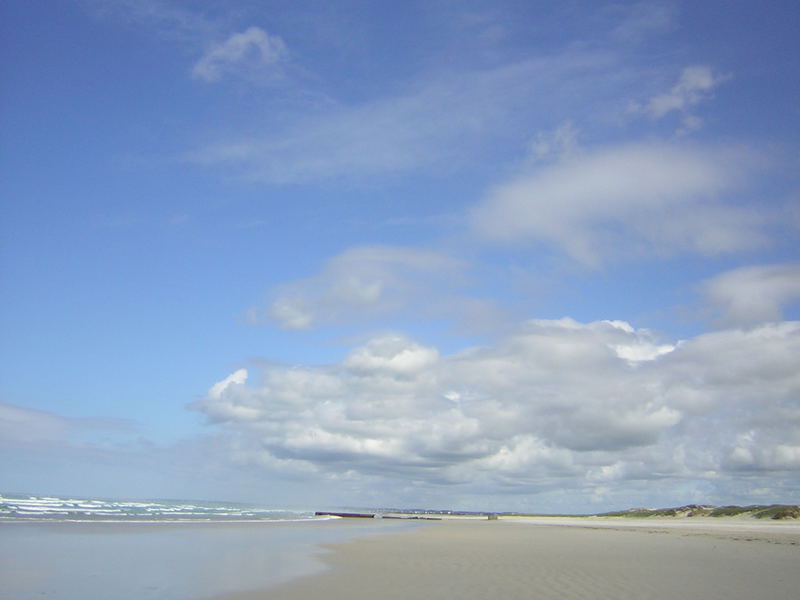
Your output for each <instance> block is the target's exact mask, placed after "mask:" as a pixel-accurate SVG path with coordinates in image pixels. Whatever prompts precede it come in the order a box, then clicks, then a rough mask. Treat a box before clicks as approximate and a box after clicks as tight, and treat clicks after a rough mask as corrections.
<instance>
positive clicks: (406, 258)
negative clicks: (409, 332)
mask: <svg viewBox="0 0 800 600" xmlns="http://www.w3.org/2000/svg"><path fill="white" fill-rule="evenodd" d="M463 269H464V266H463V264H462V263H461V262H460V261H458V260H456V259H454V258H451V257H448V256H446V255H443V254H440V253H437V252H433V251H429V250H421V249H415V248H404V247H393V246H363V247H356V248H350V249H348V250H346V251H345V252H342V253H341V254H339V255H337V256H335V257H333V258H331V259H330V260H329V261H328V262H327V264H326V265H325V267H324V268H323V269H322V271H321V272H319V273H317V274H316V275H314V276H312V277H309V278H307V279H303V280H299V281H295V282H292V283H288V284H285V285H281V286H278V287H276V288H275V289H274V290H272V291H271V293H270V296H271V300H270V302H269V305H268V306H267V308H266V310H262V309H251V310H250V312H249V316H250V318H251V321H255V322H259V321H264V320H266V321H269V322H273V323H276V324H277V325H278V326H280V327H282V328H284V329H297V330H302V329H310V328H311V327H314V326H317V325H322V324H328V323H331V322H334V321H338V320H348V319H351V318H354V317H358V318H359V319H363V318H367V317H370V316H378V315H385V314H387V313H389V312H391V311H394V310H399V309H402V308H405V307H407V306H408V305H410V304H414V305H421V304H422V302H421V300H420V298H421V297H422V296H423V294H422V293H421V292H422V291H423V290H424V291H425V294H424V297H425V300H424V301H425V303H428V304H435V303H436V301H435V300H434V299H433V296H434V290H439V291H441V290H443V288H446V287H447V284H448V282H452V281H454V280H457V279H458V278H459V277H461V276H462V273H463ZM429 308H430V307H429Z"/></svg>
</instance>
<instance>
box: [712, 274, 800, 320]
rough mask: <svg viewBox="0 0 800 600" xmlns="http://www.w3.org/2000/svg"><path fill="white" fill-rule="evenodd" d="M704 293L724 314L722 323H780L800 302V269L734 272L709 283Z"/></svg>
mask: <svg viewBox="0 0 800 600" xmlns="http://www.w3.org/2000/svg"><path fill="white" fill-rule="evenodd" d="M701 291H702V293H703V294H704V296H705V298H706V301H707V302H708V303H709V304H710V305H712V306H713V307H714V308H715V310H717V311H718V312H721V314H722V321H723V323H726V324H729V325H752V324H755V323H763V322H767V321H778V320H780V319H781V316H782V315H781V311H782V309H783V308H784V306H786V305H787V304H790V303H792V302H797V301H798V300H800V265H797V264H783V265H758V266H751V267H741V268H738V269H733V270H732V271H727V272H725V273H722V274H721V275H717V276H716V277H714V278H713V279H710V280H708V281H706V282H705V283H704V284H703V285H702V286H701Z"/></svg>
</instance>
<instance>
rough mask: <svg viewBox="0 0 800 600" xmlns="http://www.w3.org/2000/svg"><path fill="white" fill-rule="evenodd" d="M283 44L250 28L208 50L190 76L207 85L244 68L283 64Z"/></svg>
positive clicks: (285, 53) (284, 46)
mask: <svg viewBox="0 0 800 600" xmlns="http://www.w3.org/2000/svg"><path fill="white" fill-rule="evenodd" d="M287 54H288V51H287V49H286V44H284V42H283V40H282V39H281V38H280V37H278V36H274V35H270V34H268V33H267V32H266V31H264V30H263V29H261V28H260V27H250V28H248V29H246V30H245V31H242V32H240V33H235V34H233V35H231V36H230V37H229V38H228V39H227V40H225V41H224V42H222V43H219V44H216V45H214V46H212V47H211V48H209V49H208V50H207V51H206V53H205V54H204V55H203V56H202V58H200V60H198V61H197V63H195V65H194V67H193V68H192V76H193V77H194V78H195V79H201V80H203V81H207V82H215V81H219V79H220V78H221V77H222V76H223V74H225V73H227V72H231V71H234V70H238V69H241V68H246V69H250V70H259V69H262V68H264V67H265V66H268V65H272V64H274V63H277V62H279V61H281V60H283V59H284V58H285V57H286V56H287Z"/></svg>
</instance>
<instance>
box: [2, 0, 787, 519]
mask: <svg viewBox="0 0 800 600" xmlns="http://www.w3.org/2000/svg"><path fill="white" fill-rule="evenodd" d="M68 6H69V8H62V9H59V12H58V14H50V13H49V12H48V11H43V10H41V9H40V8H39V9H37V8H36V7H16V8H15V9H14V10H13V11H11V13H13V14H11V13H10V14H9V15H8V18H7V19H5V21H6V22H7V23H9V22H10V23H12V25H6V29H8V30H9V36H8V39H9V40H10V41H9V42H8V43H9V45H10V47H11V48H12V49H13V50H14V52H16V54H14V56H27V57H28V59H29V60H30V61H31V63H32V64H33V65H34V68H33V69H31V70H30V71H28V70H26V69H25V68H24V65H22V64H21V63H14V62H13V61H11V60H10V59H6V60H5V61H4V63H5V64H6V65H7V70H8V71H9V72H10V73H12V75H13V77H11V79H10V81H11V82H12V85H11V86H10V89H12V90H13V92H9V93H6V94H5V96H4V106H5V107H6V108H5V111H4V114H5V115H6V116H5V117H4V120H3V122H4V123H8V125H9V127H10V131H11V132H12V134H14V135H15V136H16V137H17V138H18V139H20V140H31V143H27V142H26V143H21V144H20V147H19V148H18V149H17V150H16V151H15V152H12V151H11V149H8V148H6V147H5V146H4V150H3V151H4V154H3V156H4V157H6V156H7V157H8V158H7V159H6V158H4V161H6V162H7V163H8V166H9V167H10V169H9V171H10V172H13V173H14V176H13V178H12V181H11V183H10V186H9V188H8V189H9V190H10V191H11V192H12V194H14V195H15V197H18V198H31V199H33V201H32V202H29V203H24V202H18V203H15V206H14V209H13V211H12V212H11V215H10V223H11V224H12V225H11V226H10V227H9V229H8V231H9V232H10V231H12V229H11V227H14V230H13V231H14V236H8V239H9V240H10V241H9V244H8V248H9V250H8V252H7V257H8V258H6V259H4V265H6V264H7V265H8V268H7V269H6V271H7V273H8V277H7V278H8V281H9V284H10V285H9V289H13V290H14V292H13V294H12V296H11V299H10V300H8V301H7V304H6V309H5V310H4V311H3V312H4V313H5V314H6V315H11V318H5V319H4V324H7V325H8V328H7V329H8V331H9V338H8V339H9V340H10V344H9V351H7V352H4V354H3V357H4V361H3V362H4V367H3V369H4V372H3V381H4V383H3V386H2V389H0V391H2V396H0V401H2V402H1V403H0V445H2V447H3V448H4V450H5V451H6V452H5V453H6V454H7V455H8V456H15V457H17V464H18V465H23V466H25V468H26V469H27V472H26V474H25V475H22V474H21V469H22V467H21V466H20V467H14V466H13V465H10V466H6V465H5V464H4V465H3V473H4V474H5V476H6V477H7V478H8V480H9V481H12V482H18V483H17V484H16V485H17V486H18V487H19V488H20V489H21V488H22V487H26V486H27V487H28V488H30V489H32V491H37V490H33V488H42V486H44V485H45V480H47V479H49V480H50V481H56V482H58V485H59V486H61V488H60V489H58V490H45V489H43V488H42V491H44V492H48V491H52V492H53V493H57V492H60V491H61V489H64V490H65V491H67V492H70V493H79V492H80V490H73V489H65V488H68V487H69V486H70V485H72V484H71V483H70V481H69V478H70V477H72V479H73V480H75V477H74V475H75V474H76V473H82V475H80V476H79V477H78V479H82V480H83V484H82V485H85V486H86V489H92V490H95V489H96V490H100V491H98V492H92V493H106V494H108V493H109V492H108V491H106V492H103V491H102V490H104V489H105V490H108V489H113V490H115V493H120V494H123V495H124V494H129V495H130V494H134V495H137V494H138V495H141V494H140V493H139V492H137V491H135V490H133V491H126V490H128V489H129V488H126V482H125V481H124V480H125V478H126V472H125V469H127V478H128V480H129V482H130V485H134V483H133V482H139V485H140V486H141V487H140V489H146V490H147V492H143V491H142V492H141V493H143V494H144V495H151V496H153V495H155V496H161V497H164V496H167V495H173V496H175V495H184V496H192V495H194V496H205V497H210V498H213V497H221V496H226V495H227V496H228V497H231V495H232V496H237V497H240V498H241V499H246V500H250V499H254V497H255V499H259V500H262V501H271V502H283V503H290V504H291V503H295V504H296V503H297V502H303V501H305V499H306V498H308V497H309V495H314V496H315V497H317V498H320V499H321V500H322V501H326V502H338V503H340V504H347V503H351V504H352V503H361V504H370V503H372V504H409V503H417V504H429V505H430V504H436V505H439V506H452V507H463V508H471V507H477V508H485V507H487V506H488V504H492V505H493V506H496V507H498V508H499V509H503V508H506V507H508V508H513V509H520V510H525V509H531V510H532V509H538V510H564V509H566V510H591V509H595V508H603V507H608V508H622V507H625V506H628V505H650V504H654V503H661V502H663V503H664V504H670V503H673V502H678V503H680V502H684V501H685V502H689V501H697V502H717V503H730V502H745V503H747V502H759V501H780V500H787V499H791V498H792V497H795V496H796V495H797V494H798V492H800V375H798V372H799V370H798V369H797V364H798V357H800V325H798V320H797V318H798V307H799V306H800V255H798V251H797V248H798V247H800V244H798V238H799V237H800V236H798V232H800V217H799V215H800V208H799V207H800V193H799V192H798V190H800V181H798V177H797V173H798V172H800V169H798V168H797V167H798V165H797V156H798V146H797V138H796V134H794V135H793V133H792V132H796V131H797V130H799V129H800V116H799V115H798V114H797V112H796V101H797V97H798V95H800V87H798V84H797V83H796V82H797V81H798V80H800V78H799V77H797V75H798V65H797V62H796V59H793V58H792V56H791V53H790V52H787V48H791V47H793V42H792V39H793V38H792V34H793V32H792V31H791V28H790V27H788V26H787V25H786V23H789V22H791V19H792V18H796V17H797V16H798V8H797V7H796V6H795V5H794V4H792V3H789V2H785V3H784V2H778V3H775V4H773V5H771V6H770V7H755V6H751V7H745V6H737V7H735V8H733V9H731V8H730V7H729V6H728V5H727V4H725V5H724V6H723V4H722V3H717V2H709V3H703V6H695V5H694V4H690V3H685V2H678V1H677V0H676V1H670V0H663V1H662V0H652V1H650V0H646V1H639V2H610V3H600V4H597V3H580V2H579V3H573V4H569V5H563V3H556V2H553V3H545V4H544V5H542V6H537V7H531V6H518V5H516V4H514V3H503V2H501V3H484V2H466V3H461V4H458V5H453V4H452V3H449V2H425V3H411V4H409V5H408V6H407V7H404V9H403V10H398V9H397V7H396V6H394V5H392V4H391V3H383V2H377V3H373V4H371V6H370V7H369V8H368V9H367V8H365V7H364V6H363V5H360V4H359V5H356V4H351V3H349V2H344V3H337V4H336V6H327V5H325V6H322V5H318V4H317V3H300V4H298V5H297V6H293V7H287V6H284V5H282V4H280V3H258V2H249V1H246V0H242V1H239V2H234V3H230V4H226V5H225V6H218V5H215V4H214V3H206V2H192V3H189V2H181V1H178V0H174V1H172V0H141V1H138V2H133V1H131V0H108V1H100V0H76V1H75V3H74V4H71V3H68ZM754 22H757V23H758V24H759V26H757V27H756V26H753V27H749V26H748V23H754ZM14 23H16V24H18V25H19V27H16V28H15V27H14V25H13V24H14ZM22 25H25V27H23V26H22ZM26 28H27V29H31V30H34V31H37V32H39V34H40V35H49V36H50V37H49V38H48V39H52V40H54V41H53V44H54V47H56V48H58V49H59V51H60V53H61V54H63V56H64V57H66V58H64V59H63V60H62V58H61V57H60V55H59V54H58V53H56V52H51V50H50V48H49V47H46V46H45V47H41V48H37V49H36V50H35V51H34V48H33V46H32V44H33V42H32V40H31V38H29V37H28V34H26V33H24V32H25V31H27V29H26ZM70 28H72V29H70ZM70 31H74V34H75V35H78V36H80V39H81V40H83V41H82V42H81V44H78V43H77V42H75V43H73V44H72V45H70V44H69V43H67V42H59V40H61V39H65V40H69V39H71V37H70V35H71V34H70V33H69V32H70ZM759 32H762V33H759ZM59 36H61V37H59ZM114 36H116V37H114ZM766 36H768V37H766ZM112 37H114V39H113V40H112ZM59 44H62V45H59ZM745 49H747V50H745ZM9 56H11V54H9ZM64 61H66V62H64ZM767 64H769V65H770V68H769V69H767V68H766V67H765V65H767ZM112 65H114V68H113V69H112ZM29 72H32V73H34V75H33V76H31V77H28V78H27V79H26V76H25V73H29ZM48 72H63V73H65V74H66V76H65V77H64V78H63V80H62V79H61V78H55V79H53V78H51V79H48V78H47V77H45V76H44V74H45V73H48ZM37 73H38V74H37ZM73 82H75V83H73ZM87 82H88V83H87ZM82 86H83V87H82ZM115 86H116V87H115ZM84 88H85V89H84ZM112 90H118V91H113V92H112ZM46 98H54V99H55V100H56V103H59V102H60V103H61V105H62V106H64V107H66V108H65V110H69V111H72V112H71V113H70V114H72V116H73V119H72V120H71V121H70V122H68V123H66V124H65V123H64V122H63V116H62V115H61V113H59V112H58V110H56V109H55V108H54V106H53V103H50V102H45V100H44V99H46ZM37 111H38V112H37ZM35 114H38V115H39V116H38V117H37V118H33V117H32V115H35ZM37 119H38V121H37ZM73 121H74V125H73ZM55 125H58V127H55ZM76 141H80V143H76ZM109 157H113V158H109ZM32 164H39V165H42V169H43V172H41V173H39V172H37V173H34V172H33V171H32V170H31V167H30V165H32ZM55 181H57V182H59V183H58V186H56V185H55V184H51V183H50V182H55ZM47 232H51V233H50V234H48V233H47ZM28 257H30V258H28ZM36 260H38V261H39V263H37V262H36ZM42 261H43V262H42ZM40 263H41V264H44V265H45V266H44V267H39V266H37V265H38V264H40ZM48 269H49V270H48ZM31 273H35V274H37V277H35V278H34V277H31V276H30V274H31ZM59 294H63V295H64V300H65V301H64V302H63V303H62V306H63V315H61V318H59V319H56V318H55V316H54V315H53V311H52V310H47V309H46V308H45V307H44V305H43V304H42V300H41V299H42V298H55V297H58V295H59ZM236 315H238V317H237V316H236ZM25 324H28V329H26V327H25ZM51 332H52V333H51ZM48 342H49V344H50V345H49V346H48V345H47V344H48ZM98 348H103V349H104V350H103V351H98ZM48 352H51V353H53V354H54V355H57V356H58V357H59V359H60V360H58V361H54V362H55V363H57V364H53V365H52V367H50V368H52V370H53V378H52V379H53V381H52V382H50V381H49V380H48V381H43V380H42V378H41V376H40V375H41V371H42V367H41V366H39V365H40V364H41V360H42V359H41V357H42V356H43V355H45V354H46V353H48ZM254 357H259V358H254ZM88 365H96V366H95V367H94V368H91V369H89V367H88ZM45 379H47V378H45ZM59 381H60V382H63V384H59V383H58V382H59ZM203 390H207V391H205V392H204V391H203ZM192 397H195V399H194V400H193V401H192V400H190V399H191V398H192ZM187 406H188V408H189V409H190V410H189V411H186V410H185V408H186V407H187ZM98 415H99V416H98ZM198 415H199V416H202V417H203V418H204V419H205V422H204V423H200V422H199V421H191V422H190V419H196V418H197V416H198ZM133 422H136V423H138V425H133V424H132V423H133ZM56 455H60V458H58V459H57V460H56V462H55V463H52V464H58V465H60V466H59V467H58V468H56V467H54V466H52V465H51V466H50V467H44V466H43V465H46V464H47V463H48V457H49V456H56ZM59 461H60V462H59ZM114 463H123V464H127V465H128V466H127V467H125V468H123V469H122V470H121V471H120V474H119V475H117V476H116V478H114V477H111V478H109V477H108V473H109V471H108V467H107V465H108V464H114ZM37 469H40V470H41V473H42V476H41V477H40V478H39V479H37V477H36V474H35V473H36V470H37ZM48 469H49V470H48ZM59 470H60V471H59ZM59 472H60V473H62V475H59V474H58V473H59ZM209 472H213V473H214V474H215V476H216V477H217V478H218V479H217V484H216V485H215V483H214V481H209V478H208V477H207V474H208V473H209ZM67 473H69V474H71V475H69V476H68V475H67ZM112 480H113V483H111V481H112ZM104 486H106V487H104ZM170 486H171V487H170ZM165 488H166V490H167V491H164V490H165ZM278 488H280V489H281V490H282V491H280V492H277V491H275V490H276V489H278ZM130 489H132V488H130Z"/></svg>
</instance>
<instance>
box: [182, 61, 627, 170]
mask: <svg viewBox="0 0 800 600" xmlns="http://www.w3.org/2000/svg"><path fill="white" fill-rule="evenodd" d="M612 61H613V58H612V57H610V56H609V55H608V54H606V53H600V52H598V53H595V54H593V55H590V54H578V53H572V54H565V55H563V56H555V57H548V58H541V59H536V60H527V61H523V62H518V63H512V64H507V65H503V66H501V67H497V68H493V69H487V70H483V71H462V72H456V73H447V74H439V75H438V76H436V77H429V78H426V79H421V80H419V81H415V82H410V83H408V84H406V85H404V86H403V88H402V89H403V93H399V94H394V95H386V96H383V97H379V98H373V99H370V100H366V101H363V102H360V103H354V104H351V105H348V106H345V105H338V106H337V105H336V103H335V101H334V100H330V102H328V103H326V104H325V106H324V107H323V109H324V110H321V111H317V112H310V113H309V112H306V113H304V114H302V115H294V118H293V116H285V117H284V118H282V119H281V123H280V124H279V125H278V126H276V127H272V128H271V129H269V130H266V131H264V132H262V133H258V132H257V133H255V134H253V133H252V132H248V133H247V134H246V135H242V136H240V137H239V138H237V139H232V140H227V141H223V142H220V143H216V144H211V145H208V146H206V147H204V148H201V149H199V150H198V151H196V152H194V153H192V154H191V155H189V156H188V157H187V160H189V161H191V162H195V163H198V164H204V165H229V166H231V167H233V168H236V169H240V170H241V171H242V172H243V174H244V175H245V176H246V177H247V178H250V179H253V180H258V181H266V182H269V183H293V182H298V181H299V182H307V181H319V180H326V179H330V178H340V177H353V176H357V177H366V176H375V175H385V174H393V173H403V172H407V171H409V170H415V169H423V170H427V171H429V172H441V171H443V170H448V171H452V170H454V169H457V168H459V167H462V166H463V165H464V164H465V162H466V161H467V160H468V159H473V158H474V157H475V156H476V155H478V156H479V155H481V154H483V153H486V152H487V149H488V148H490V147H491V146H492V143H499V142H500V141H501V140H504V139H508V137H509V136H512V137H514V138H519V136H521V135H522V136H524V135H527V132H526V128H527V127H532V128H533V123H535V122H536V121H540V120H541V115H542V114H552V115H554V117H553V118H558V117H557V115H562V114H564V113H565V112H567V111H568V109H569V107H570V106H575V105H576V103H577V101H576V99H577V98H578V97H580V98H581V100H582V101H583V102H591V101H592V98H595V97H596V96H601V97H603V96H604V94H605V93H607V88H608V85H609V83H608V78H607V77H606V74H607V71H608V70H609V69H610V68H611V67H610V62H612ZM617 77H619V75H618V76H617ZM575 88H580V89H581V90H582V91H581V93H576V92H574V90H575ZM542 90H547V93H542ZM584 107H585V105H584ZM584 107H580V108H579V109H580V110H584ZM559 120H560V119H559ZM540 127H541V124H539V125H538V126H536V128H537V129H538V128H540Z"/></svg>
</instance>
